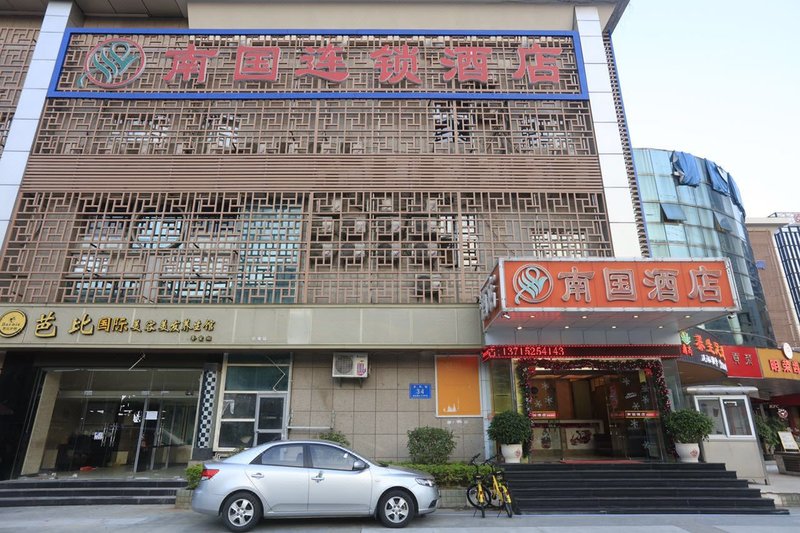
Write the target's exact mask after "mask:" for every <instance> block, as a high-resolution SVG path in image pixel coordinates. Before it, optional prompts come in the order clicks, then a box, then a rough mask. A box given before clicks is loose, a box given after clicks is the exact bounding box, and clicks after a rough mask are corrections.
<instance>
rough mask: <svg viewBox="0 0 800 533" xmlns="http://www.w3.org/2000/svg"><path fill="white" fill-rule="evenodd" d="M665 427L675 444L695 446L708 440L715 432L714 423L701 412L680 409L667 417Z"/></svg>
mask: <svg viewBox="0 0 800 533" xmlns="http://www.w3.org/2000/svg"><path fill="white" fill-rule="evenodd" d="M664 427H665V428H666V429H667V433H669V434H670V435H671V436H672V438H673V440H674V441H675V442H680V443H683V444H693V443H699V442H700V441H701V440H706V439H707V438H708V435H709V433H711V432H712V431H714V421H713V420H711V417H710V416H708V415H707V414H705V413H701V412H700V411H695V410H694V409H679V410H677V411H673V412H671V413H670V414H668V415H667V416H666V418H665V419H664Z"/></svg>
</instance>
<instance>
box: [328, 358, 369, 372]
mask: <svg viewBox="0 0 800 533" xmlns="http://www.w3.org/2000/svg"><path fill="white" fill-rule="evenodd" d="M368 373H369V366H368V364H367V354H366V353H363V352H362V353H337V352H334V354H333V374H332V376H333V377H335V378H365V377H367V375H368Z"/></svg>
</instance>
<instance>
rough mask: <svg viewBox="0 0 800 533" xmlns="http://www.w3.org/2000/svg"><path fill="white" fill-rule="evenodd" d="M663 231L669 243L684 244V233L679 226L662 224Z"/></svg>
mask: <svg viewBox="0 0 800 533" xmlns="http://www.w3.org/2000/svg"><path fill="white" fill-rule="evenodd" d="M664 230H665V232H666V234H667V240H668V241H669V242H670V243H674V242H686V231H685V230H684V229H683V226H682V225H680V224H664Z"/></svg>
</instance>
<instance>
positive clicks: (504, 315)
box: [503, 313, 511, 318]
mask: <svg viewBox="0 0 800 533" xmlns="http://www.w3.org/2000/svg"><path fill="white" fill-rule="evenodd" d="M503 318H511V315H509V314H508V313H503Z"/></svg>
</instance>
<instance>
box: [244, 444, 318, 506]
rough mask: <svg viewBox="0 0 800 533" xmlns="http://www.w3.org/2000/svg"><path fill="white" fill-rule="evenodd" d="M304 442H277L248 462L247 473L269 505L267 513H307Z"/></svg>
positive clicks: (306, 474) (307, 476) (307, 471)
mask: <svg viewBox="0 0 800 533" xmlns="http://www.w3.org/2000/svg"><path fill="white" fill-rule="evenodd" d="M304 451H305V447H304V445H303V444H291V443H287V444H276V445H275V446H271V447H270V448H268V449H267V450H265V451H264V453H262V454H261V455H259V456H258V457H256V458H255V459H254V460H253V462H252V463H250V464H249V465H247V467H246V471H247V477H248V478H249V479H250V480H251V481H252V483H253V485H254V486H255V488H256V489H257V490H258V491H259V492H260V493H261V496H262V497H263V499H264V500H265V501H266V503H267V506H266V508H265V509H264V514H276V515H280V514H305V513H306V511H307V510H308V483H309V481H308V478H309V477H310V475H311V474H310V470H309V469H308V468H306V465H305V454H304Z"/></svg>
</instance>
